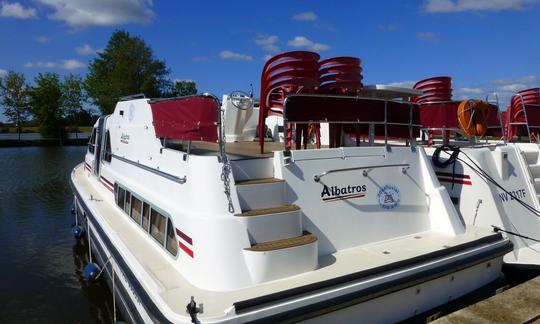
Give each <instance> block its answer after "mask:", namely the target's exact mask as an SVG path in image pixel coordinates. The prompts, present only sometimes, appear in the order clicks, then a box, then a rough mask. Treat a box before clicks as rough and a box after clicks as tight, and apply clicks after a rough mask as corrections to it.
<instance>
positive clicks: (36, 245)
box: [0, 147, 112, 323]
mask: <svg viewBox="0 0 540 324" xmlns="http://www.w3.org/2000/svg"><path fill="white" fill-rule="evenodd" d="M84 151H85V147H25V148H1V149H0V170H1V171H0V246H1V247H2V248H1V249H0V275H1V276H2V280H1V282H2V289H0V319H2V323H21V322H39V323H111V322H112V309H111V307H112V305H111V300H112V296H111V294H110V292H109V290H108V288H107V286H106V284H105V282H104V281H103V282H100V283H98V284H92V285H90V284H88V283H86V282H85V281H84V279H83V276H82V269H83V267H84V264H86V262H87V258H88V256H87V254H88V252H87V251H88V248H87V246H86V245H85V244H84V242H76V241H75V240H74V239H73V238H72V237H71V233H70V228H71V224H72V223H73V221H74V219H73V216H72V215H71V214H70V212H69V211H70V205H71V202H72V195H71V189H70V187H69V182H68V179H69V174H70V172H71V169H72V168H73V166H75V165H76V164H78V163H80V162H81V161H82V160H83V156H84Z"/></svg>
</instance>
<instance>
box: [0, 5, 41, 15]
mask: <svg viewBox="0 0 540 324" xmlns="http://www.w3.org/2000/svg"><path fill="white" fill-rule="evenodd" d="M36 15H37V11H36V9H34V8H25V7H23V6H22V5H21V4H20V3H18V2H13V3H9V2H6V1H2V2H0V17H10V18H18V19H28V18H34V17H35V16H36Z"/></svg>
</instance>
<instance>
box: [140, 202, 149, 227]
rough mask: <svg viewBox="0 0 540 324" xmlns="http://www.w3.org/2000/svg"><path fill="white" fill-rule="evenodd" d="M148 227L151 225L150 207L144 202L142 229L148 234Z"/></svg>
mask: <svg viewBox="0 0 540 324" xmlns="http://www.w3.org/2000/svg"><path fill="white" fill-rule="evenodd" d="M148 225H150V206H149V205H148V204H147V203H145V202H143V212H142V227H143V228H144V230H145V231H147V232H148Z"/></svg>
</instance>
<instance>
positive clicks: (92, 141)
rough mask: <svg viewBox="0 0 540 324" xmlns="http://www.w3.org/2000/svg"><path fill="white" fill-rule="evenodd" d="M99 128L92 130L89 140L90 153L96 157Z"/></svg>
mask: <svg viewBox="0 0 540 324" xmlns="http://www.w3.org/2000/svg"><path fill="white" fill-rule="evenodd" d="M96 134H97V128H96V127H93V128H92V133H91V134H90V138H89V139H88V153H90V154H92V155H95V154H96V137H97V135H96Z"/></svg>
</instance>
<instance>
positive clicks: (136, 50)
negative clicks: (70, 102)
mask: <svg viewBox="0 0 540 324" xmlns="http://www.w3.org/2000/svg"><path fill="white" fill-rule="evenodd" d="M168 75H169V69H168V68H167V67H166V65H165V62H164V61H161V60H158V59H156V58H154V55H153V52H152V49H151V48H150V47H149V46H148V45H147V44H146V43H145V42H144V40H142V39H141V38H139V37H136V36H131V35H130V34H129V33H128V32H126V31H123V30H119V31H116V32H114V33H113V34H112V36H111V38H110V39H109V42H108V43H107V47H106V48H105V50H103V52H101V53H99V54H98V57H97V58H95V59H93V60H92V61H91V62H90V65H89V67H88V76H87V78H86V82H85V88H86V91H87V92H88V95H89V96H90V98H92V101H93V103H94V104H95V105H96V106H98V107H99V108H100V110H101V112H102V113H104V114H109V113H111V112H112V111H113V110H114V106H115V105H116V102H117V101H118V98H119V97H122V96H126V95H130V94H136V93H144V94H145V95H147V96H149V97H160V96H162V95H163V93H164V92H165V91H166V87H167V84H168V83H170V81H169V80H168V79H167V76H168Z"/></svg>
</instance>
